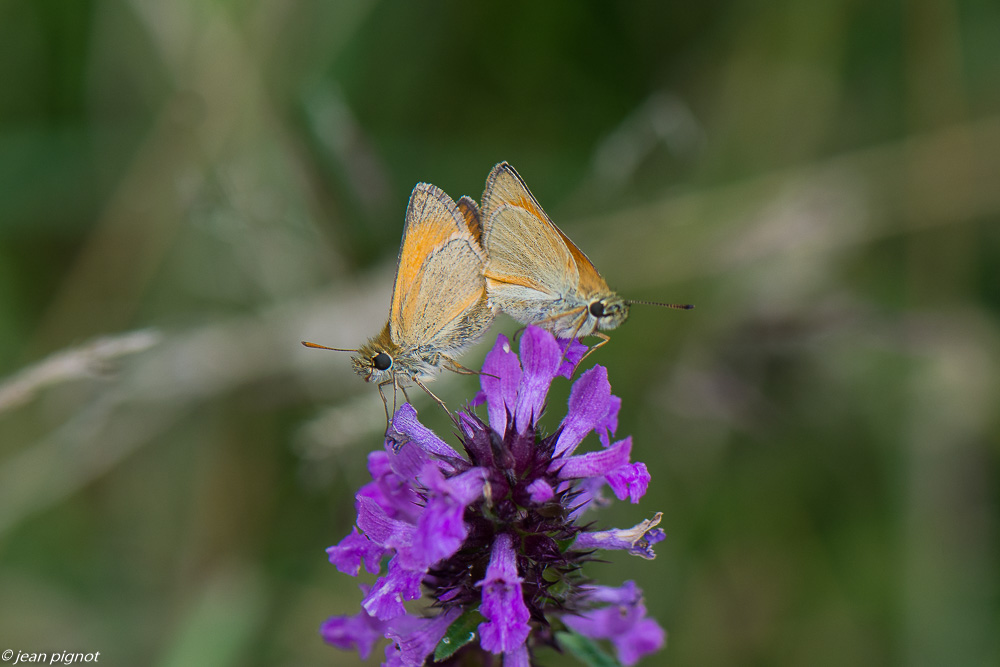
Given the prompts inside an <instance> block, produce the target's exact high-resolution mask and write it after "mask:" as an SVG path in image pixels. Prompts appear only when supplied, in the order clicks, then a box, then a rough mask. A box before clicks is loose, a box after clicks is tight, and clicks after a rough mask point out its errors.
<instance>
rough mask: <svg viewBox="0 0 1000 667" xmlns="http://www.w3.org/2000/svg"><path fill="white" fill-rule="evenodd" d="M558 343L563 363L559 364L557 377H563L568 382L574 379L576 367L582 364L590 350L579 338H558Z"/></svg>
mask: <svg viewBox="0 0 1000 667" xmlns="http://www.w3.org/2000/svg"><path fill="white" fill-rule="evenodd" d="M556 343H558V344H559V354H560V355H562V363H560V364H559V370H557V371H556V375H561V376H563V377H564V378H566V379H567V380H568V379H570V378H571V377H573V371H575V370H576V365H577V364H578V363H580V360H581V359H583V357H584V355H585V354H587V350H588V349H590V348H588V347H587V346H586V345H584V344H583V343H581V342H580V339H579V338H557V339H556Z"/></svg>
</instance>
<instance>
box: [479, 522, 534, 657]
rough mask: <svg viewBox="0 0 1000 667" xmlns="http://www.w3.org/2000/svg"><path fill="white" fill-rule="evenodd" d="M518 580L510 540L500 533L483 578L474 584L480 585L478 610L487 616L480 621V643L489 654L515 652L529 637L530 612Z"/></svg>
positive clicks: (515, 561) (509, 537) (514, 556)
mask: <svg viewBox="0 0 1000 667" xmlns="http://www.w3.org/2000/svg"><path fill="white" fill-rule="evenodd" d="M521 581H522V579H521V578H520V577H519V576H518V575H517V554H516V553H515V552H514V547H513V540H512V539H511V536H510V535H508V534H506V533H501V534H500V535H497V537H496V540H495V541H494V542H493V551H492V553H491V554H490V564H489V565H488V566H487V568H486V577H485V578H484V579H483V580H482V581H480V582H477V584H476V585H477V586H482V587H483V600H482V604H481V605H480V606H479V611H480V613H481V614H482V615H483V616H484V617H485V618H486V622H484V623H480V624H479V633H480V637H481V640H480V644H481V645H482V647H483V648H484V649H486V650H487V651H489V652H490V653H505V652H507V651H514V650H516V649H518V648H519V647H521V646H523V645H524V642H525V640H526V639H527V638H528V634H529V632H530V631H531V628H530V627H529V626H528V619H529V618H530V614H529V613H528V607H527V606H526V605H525V604H524V595H523V593H522V592H521Z"/></svg>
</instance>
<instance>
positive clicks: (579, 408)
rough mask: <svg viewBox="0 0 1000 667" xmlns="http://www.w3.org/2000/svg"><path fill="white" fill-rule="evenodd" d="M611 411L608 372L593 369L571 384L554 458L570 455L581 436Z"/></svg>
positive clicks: (599, 367) (595, 367) (598, 368)
mask: <svg viewBox="0 0 1000 667" xmlns="http://www.w3.org/2000/svg"><path fill="white" fill-rule="evenodd" d="M610 407H611V384H610V383H609V382H608V369H606V368H605V367H604V366H594V367H593V368H591V369H590V370H588V371H586V372H585V373H584V374H583V375H581V376H580V379H579V380H577V381H576V382H574V383H573V388H572V389H571V390H570V393H569V410H568V411H567V412H566V417H565V418H564V419H563V420H562V424H560V428H561V429H562V432H560V433H559V439H558V440H557V441H556V449H555V454H556V455H559V454H564V453H566V454H570V453H572V452H573V450H574V449H576V446H577V445H579V444H580V441H581V440H583V438H584V436H586V435H587V434H588V433H590V431H591V430H593V428H594V427H595V426H597V425H598V424H599V423H601V420H603V419H604V418H605V417H607V416H608V410H609V408H610Z"/></svg>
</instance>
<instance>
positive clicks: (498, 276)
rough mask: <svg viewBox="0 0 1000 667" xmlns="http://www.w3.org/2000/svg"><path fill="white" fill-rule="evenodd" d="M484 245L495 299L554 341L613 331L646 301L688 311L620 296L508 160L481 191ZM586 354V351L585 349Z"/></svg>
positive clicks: (497, 304)
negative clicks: (601, 331)
mask: <svg viewBox="0 0 1000 667" xmlns="http://www.w3.org/2000/svg"><path fill="white" fill-rule="evenodd" d="M481 224H482V244H483V249H484V250H485V251H486V255H487V257H488V258H489V259H488V261H487V264H486V292H487V294H488V296H489V301H490V304H491V305H493V306H495V307H498V308H499V309H500V310H502V311H504V312H505V313H507V314H508V315H510V316H511V317H513V318H514V319H515V320H517V321H518V322H521V323H522V324H535V325H538V326H541V327H542V328H544V329H548V330H549V331H551V332H552V333H553V334H554V335H555V336H556V338H578V337H580V338H582V337H584V336H589V335H596V336H598V337H599V338H601V339H603V340H602V341H601V342H600V343H598V344H597V345H596V346H594V348H593V349H596V348H598V347H600V346H601V345H604V344H605V343H606V342H607V341H608V340H610V339H609V337H608V336H607V335H605V334H602V333H600V332H599V331H598V330H599V329H600V330H609V329H614V328H616V327H618V326H619V325H621V324H622V322H624V321H625V320H626V319H627V318H628V314H629V305H630V304H636V303H645V304H651V305H660V306H666V307H668V308H679V309H684V310H687V309H690V308H693V307H694V306H691V305H680V304H666V303H662V304H661V303H653V302H648V301H631V300H626V299H623V298H622V297H620V296H619V295H618V294H617V293H615V292H614V291H613V290H611V288H609V287H608V284H607V282H605V280H604V278H602V277H601V274H600V273H599V272H598V271H597V268H595V267H594V263H593V262H591V261H590V260H589V259H588V258H587V256H586V255H585V254H583V251H581V250H580V249H579V248H578V247H577V246H576V244H575V243H573V242H572V241H571V240H570V239H569V237H568V236H566V234H564V233H563V232H562V230H560V229H559V228H558V227H556V225H555V223H554V222H552V220H551V218H549V216H548V215H546V213H545V211H544V210H543V209H542V207H541V205H540V204H539V203H538V200H537V199H535V197H534V195H532V194H531V191H530V190H529V189H528V186H527V185H526V184H525V182H524V179H522V178H521V176H520V175H519V174H518V173H517V171H515V170H514V168H513V167H512V166H510V165H509V164H507V163H506V162H501V163H499V164H498V165H496V166H495V167H493V170H492V171H491V172H490V175H489V176H488V177H487V179H486V189H485V190H484V191H483V199H482V211H481ZM588 354H589V353H588Z"/></svg>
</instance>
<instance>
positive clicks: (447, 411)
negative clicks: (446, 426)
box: [412, 377, 458, 426]
mask: <svg viewBox="0 0 1000 667" xmlns="http://www.w3.org/2000/svg"><path fill="white" fill-rule="evenodd" d="M412 379H413V381H414V382H415V383H416V385H417V386H418V387H420V388H421V389H423V390H424V393H426V394H427V395H428V396H430V397H431V398H433V399H434V402H435V403H437V404H438V405H440V406H441V409H442V410H444V412H445V414H447V415H448V416H449V417H450V418H451V420H452V421H453V422H455V425H456V426H457V425H458V419H456V418H455V415H453V414H451V411H450V410H448V406H447V405H445V404H444V401H442V400H441V399H440V398H438V397H437V396H435V395H434V392H432V391H431V390H430V389H428V388H427V385H425V384H424V383H423V382H421V381H420V380H418V379H417V378H415V377H414V378H412Z"/></svg>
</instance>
